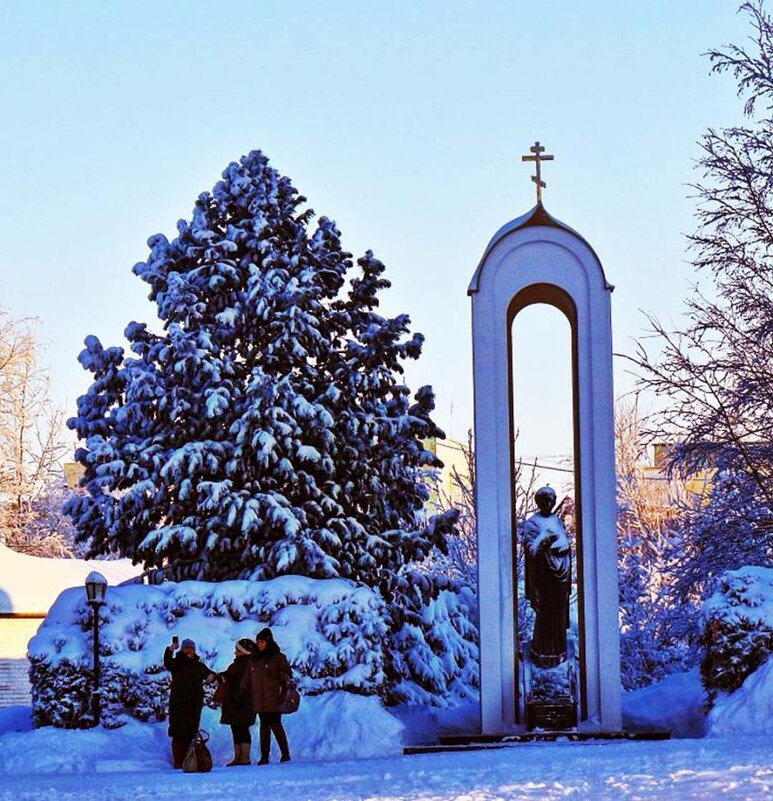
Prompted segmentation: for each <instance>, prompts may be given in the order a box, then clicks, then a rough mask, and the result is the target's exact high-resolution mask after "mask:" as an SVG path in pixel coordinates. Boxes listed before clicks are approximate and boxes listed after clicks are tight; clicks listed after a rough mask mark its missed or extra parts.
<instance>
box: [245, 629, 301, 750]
mask: <svg viewBox="0 0 773 801" xmlns="http://www.w3.org/2000/svg"><path fill="white" fill-rule="evenodd" d="M291 676H292V672H291V671H290V665H289V663H288V661H287V658H286V657H285V655H284V654H283V653H282V652H281V651H280V650H279V646H278V645H277V644H276V643H275V642H274V635H273V634H272V633H271V629H262V630H261V631H259V632H258V636H257V637H256V638H255V653H254V654H253V655H252V656H251V657H250V661H249V666H248V668H247V670H245V672H244V677H243V679H242V686H243V688H245V689H246V690H247V691H248V692H249V698H250V700H251V704H252V709H253V711H254V712H256V713H257V715H258V718H259V719H260V760H259V762H258V765H267V764H268V757H269V754H270V751H271V734H272V733H273V735H274V737H275V738H276V742H277V745H278V746H279V752H280V754H281V760H280V761H281V762H289V761H290V749H289V747H288V744H287V735H286V734H285V730H284V726H282V713H281V712H280V703H281V698H282V693H283V691H284V690H285V688H286V687H287V685H288V683H289V681H290V678H291Z"/></svg>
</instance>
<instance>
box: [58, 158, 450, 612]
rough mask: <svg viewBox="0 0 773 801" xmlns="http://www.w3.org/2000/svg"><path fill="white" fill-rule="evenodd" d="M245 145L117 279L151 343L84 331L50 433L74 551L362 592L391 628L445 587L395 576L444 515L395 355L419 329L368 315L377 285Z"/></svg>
mask: <svg viewBox="0 0 773 801" xmlns="http://www.w3.org/2000/svg"><path fill="white" fill-rule="evenodd" d="M304 201H305V198H303V197H302V196H300V195H299V194H298V192H297V191H296V190H295V189H294V188H293V186H292V184H291V183H290V181H289V179H287V178H285V177H282V176H280V175H279V173H278V172H277V171H276V170H274V169H273V168H272V167H271V166H269V163H268V160H267V159H266V157H265V156H264V155H263V154H262V153H260V152H257V151H256V152H252V153H250V154H249V155H248V156H245V157H243V158H242V159H241V160H240V162H239V163H232V164H230V165H229V166H228V168H227V169H226V170H225V172H224V173H223V180H222V181H220V182H218V183H217V184H216V186H215V187H214V190H213V191H212V193H211V194H210V193H204V194H202V195H201V196H200V197H199V198H198V200H197V202H196V205H195V208H194V211H193V216H192V219H191V221H190V222H187V221H180V222H179V223H178V236H177V237H176V238H175V239H174V240H173V241H171V242H170V241H168V240H167V238H166V237H164V236H163V235H160V234H159V235H156V236H154V237H151V239H150V240H149V242H148V244H149V247H150V256H149V258H148V259H147V261H146V262H141V263H139V264H137V265H136V266H135V268H134V272H135V273H136V274H137V275H138V276H139V277H140V278H141V279H142V280H144V281H145V282H146V283H147V284H148V285H149V286H150V299H151V300H153V301H154V302H155V303H156V305H157V307H158V316H159V318H160V320H161V322H162V324H163V330H162V332H161V333H154V332H153V331H152V330H151V329H150V328H149V327H148V326H147V325H145V324H141V323H135V322H132V323H130V324H129V325H128V327H127V328H126V332H125V334H126V338H127V340H128V341H129V343H130V347H131V350H132V352H133V356H131V357H129V356H125V355H124V353H123V350H122V349H121V348H117V347H112V348H103V347H102V345H101V343H100V342H99V340H98V339H97V338H96V337H93V336H91V337H88V338H87V339H86V348H85V350H84V351H83V352H82V353H81V355H80V357H79V359H80V361H81V363H82V364H83V366H84V368H86V369H87V370H89V371H90V372H92V373H93V375H94V383H93V384H92V386H91V388H90V389H89V391H88V393H87V394H86V395H84V396H82V397H81V398H79V400H78V415H77V417H74V418H72V419H71V420H70V421H69V425H70V427H71V428H73V429H75V430H76V431H77V433H78V435H79V436H80V437H81V439H82V440H83V442H84V447H81V448H80V449H79V450H78V451H77V452H76V459H77V460H78V461H79V462H80V463H81V464H83V465H84V467H85V477H84V484H85V487H86V490H87V494H86V495H84V496H83V497H79V498H76V499H74V500H73V501H72V502H71V503H70V504H69V505H68V512H69V514H70V515H71V516H72V518H73V520H74V522H75V524H76V526H77V528H78V530H79V532H80V535H81V537H82V538H83V539H84V540H86V541H89V542H90V543H91V544H92V553H93V554H94V555H98V554H105V553H118V554H121V555H123V556H128V557H130V558H132V559H133V560H135V561H136V562H141V563H143V565H144V566H145V567H146V568H153V567H158V568H163V569H164V573H165V575H166V576H167V577H169V578H173V579H181V578H186V577H190V578H198V579H206V580H219V579H226V578H252V579H268V578H272V577H274V576H277V575H281V574H287V573H294V574H299V575H306V576H311V577H316V578H330V577H342V578H348V579H352V580H354V581H356V582H358V583H362V584H365V585H367V586H371V587H375V588H378V589H379V590H380V592H381V594H382V595H383V597H384V599H385V600H386V601H387V604H388V606H389V609H390V613H391V614H392V615H393V618H394V619H393V621H392V623H393V625H394V627H397V626H398V625H399V623H400V620H399V618H400V617H401V616H403V615H405V614H408V615H410V614H412V611H411V610H414V613H415V614H419V612H418V611H417V610H419V609H420V607H421V604H423V603H425V602H426V600H427V598H428V597H434V596H436V595H437V593H438V592H439V591H440V590H441V589H444V588H453V585H452V584H450V583H449V582H445V581H441V580H439V579H438V580H434V579H430V580H429V581H428V580H427V578H426V577H425V578H424V579H423V580H422V581H421V582H417V581H415V577H414V576H413V569H412V566H413V565H415V564H416V563H418V562H421V561H422V560H423V559H425V558H426V557H427V556H428V555H429V554H430V553H431V552H432V551H433V549H436V548H437V549H440V550H441V551H444V550H445V549H446V538H447V536H448V535H449V534H451V533H452V531H453V525H454V521H455V518H456V515H455V513H454V512H453V511H451V512H449V513H446V514H444V515H439V516H436V517H434V518H432V519H429V520H427V519H425V514H424V511H423V510H424V502H425V500H426V498H427V497H428V491H427V488H426V486H425V484H424V472H425V470H427V469H428V468H433V467H438V466H440V463H439V461H438V460H437V458H436V457H435V456H434V455H433V454H432V453H430V452H429V451H428V450H426V449H425V448H424V447H423V445H422V442H421V440H422V439H423V438H426V437H429V436H436V437H442V436H443V433H442V432H441V431H440V430H439V429H438V428H437V427H436V426H435V425H434V423H433V422H432V420H431V418H430V413H431V411H432V409H433V406H434V399H433V395H432V391H431V389H430V388H428V387H423V388H422V389H420V390H419V391H418V392H417V393H416V396H415V400H414V401H413V402H411V400H410V393H409V390H408V388H407V387H406V386H405V385H404V383H403V382H402V380H401V374H402V372H403V370H402V366H401V363H402V361H403V360H405V359H406V358H414V359H415V358H417V357H418V356H419V355H420V353H421V346H422V341H423V337H422V336H421V335H420V334H413V335H411V334H410V333H409V319H408V317H407V316H406V315H400V316H398V317H395V318H384V317H382V316H380V315H379V314H377V313H376V312H375V310H374V309H375V308H376V307H377V306H378V293H379V291H380V290H382V289H383V288H385V287H388V286H389V283H388V281H386V280H385V279H384V278H383V275H382V274H383V270H384V267H383V265H382V264H381V263H380V262H379V261H378V260H377V259H375V258H374V257H373V255H372V254H371V253H367V254H366V255H365V256H364V257H363V258H361V259H360V260H359V266H360V268H361V270H360V273H359V275H357V276H356V277H354V278H353V279H351V280H348V281H347V279H348V278H349V276H348V273H349V271H350V270H351V271H354V267H353V264H352V261H351V256H350V254H349V253H346V252H345V251H344V250H343V249H342V246H341V242H340V237H339V232H338V230H337V229H336V226H335V224H334V223H333V222H332V221H331V220H329V219H327V218H325V217H321V218H319V220H318V221H317V223H316V225H312V219H313V212H312V211H311V210H310V209H308V208H303V204H304Z"/></svg>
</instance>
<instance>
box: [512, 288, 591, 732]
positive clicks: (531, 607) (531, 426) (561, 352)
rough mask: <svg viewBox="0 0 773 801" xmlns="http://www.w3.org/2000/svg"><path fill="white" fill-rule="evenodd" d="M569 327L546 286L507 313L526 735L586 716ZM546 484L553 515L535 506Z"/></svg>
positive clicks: (522, 296)
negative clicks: (528, 730) (547, 541)
mask: <svg viewBox="0 0 773 801" xmlns="http://www.w3.org/2000/svg"><path fill="white" fill-rule="evenodd" d="M576 320H577V314H576V309H575V305H574V302H573V301H572V299H571V298H570V297H569V295H568V294H566V293H565V292H564V291H563V290H561V289H559V288H558V287H556V286H554V285H551V284H535V285H532V286H529V287H526V288H525V289H523V290H522V291H521V292H519V293H518V294H517V295H516V296H515V297H514V298H513V300H512V302H511V304H510V307H509V309H508V351H509V367H510V380H509V389H510V421H511V438H510V448H511V466H512V467H511V470H512V474H511V475H512V479H511V481H512V498H513V509H512V564H513V577H512V579H513V590H514V602H513V606H514V608H513V620H514V641H515V646H516V647H515V664H514V675H515V683H516V686H515V698H516V708H515V710H514V711H515V717H516V721H517V722H523V723H526V725H527V727H529V728H535V727H540V728H557V729H561V728H570V727H572V726H576V725H577V719H578V716H579V717H580V718H581V719H584V718H585V703H584V699H585V690H584V688H585V680H584V669H583V663H584V658H583V653H584V643H583V637H582V636H581V632H582V630H583V628H582V626H581V625H580V620H581V619H582V592H581V589H580V583H581V582H580V581H578V576H581V575H582V571H581V567H582V547H581V543H582V534H581V531H580V528H581V525H580V519H581V516H580V513H579V511H580V498H579V487H580V480H579V464H580V460H579V436H578V425H577V423H578V413H577V404H578V393H577V358H576V354H577V342H576V335H577V325H576ZM546 486H547V487H549V488H550V489H552V490H553V492H554V493H555V505H554V506H552V508H551V510H550V514H545V509H544V508H543V509H540V510H538V509H537V505H536V503H535V492H536V490H538V489H539V488H541V487H546ZM545 537H547V538H548V539H550V538H553V541H554V544H553V545H552V546H548V551H549V552H550V558H549V559H548V558H547V557H545V556H544V554H545V553H546V551H545V547H544V539H545ZM540 542H543V545H542V546H540V545H539V543H540ZM561 542H564V544H565V546H566V547H565V548H563V549H562V547H560V543H561ZM540 548H541V549H542V550H540ZM548 563H550V565H551V566H550V567H548V568H546V567H545V565H547V564H548ZM546 599H549V600H546ZM558 619H561V620H562V621H563V622H562V623H560V624H557V623H556V622H555V621H556V620H558ZM557 710H558V711H557ZM560 710H563V711H560ZM551 715H552V716H553V718H551V717H550V716H551ZM562 716H563V717H562ZM552 724H555V725H552Z"/></svg>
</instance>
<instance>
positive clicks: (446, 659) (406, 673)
mask: <svg viewBox="0 0 773 801" xmlns="http://www.w3.org/2000/svg"><path fill="white" fill-rule="evenodd" d="M423 581H424V583H425V584H426V583H427V582H426V578H424V577H423V576H422V575H421V574H416V576H415V577H414V578H413V580H412V582H411V583H412V585H413V586H414V587H415V589H416V595H415V596H414V597H415V603H414V604H413V605H412V607H411V608H408V607H404V608H403V609H402V610H400V612H399V621H395V622H393V625H392V626H390V631H389V635H388V639H387V645H386V651H385V658H386V662H387V675H388V677H389V680H388V681H387V683H386V684H385V688H384V693H383V696H384V699H385V701H386V702H387V703H390V704H398V703H402V704H409V705H414V706H427V705H430V706H432V705H446V704H449V703H451V704H457V703H459V702H462V701H465V700H469V699H471V698H476V697H477V688H478V687H479V685H480V680H479V673H478V668H479V662H478V630H477V628H476V626H475V624H474V622H473V621H474V619H475V618H474V610H475V609H476V608H477V601H476V598H475V596H474V594H473V593H472V591H471V590H463V591H462V592H454V591H453V590H450V589H445V590H442V591H441V592H440V593H439V594H438V596H437V597H436V598H431V597H424V598H422V594H421V589H422V587H421V585H422V582H423ZM395 613H396V610H394V609H393V610H391V614H392V617H393V619H394V617H395ZM393 677H394V678H393Z"/></svg>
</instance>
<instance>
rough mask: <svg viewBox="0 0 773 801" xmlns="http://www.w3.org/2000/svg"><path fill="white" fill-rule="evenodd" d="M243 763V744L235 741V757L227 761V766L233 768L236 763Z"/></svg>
mask: <svg viewBox="0 0 773 801" xmlns="http://www.w3.org/2000/svg"><path fill="white" fill-rule="evenodd" d="M241 764H242V744H241V743H234V758H233V759H232V760H231V761H230V762H226V763H225V766H226V767H227V768H233V767H234V766H235V765H241Z"/></svg>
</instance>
